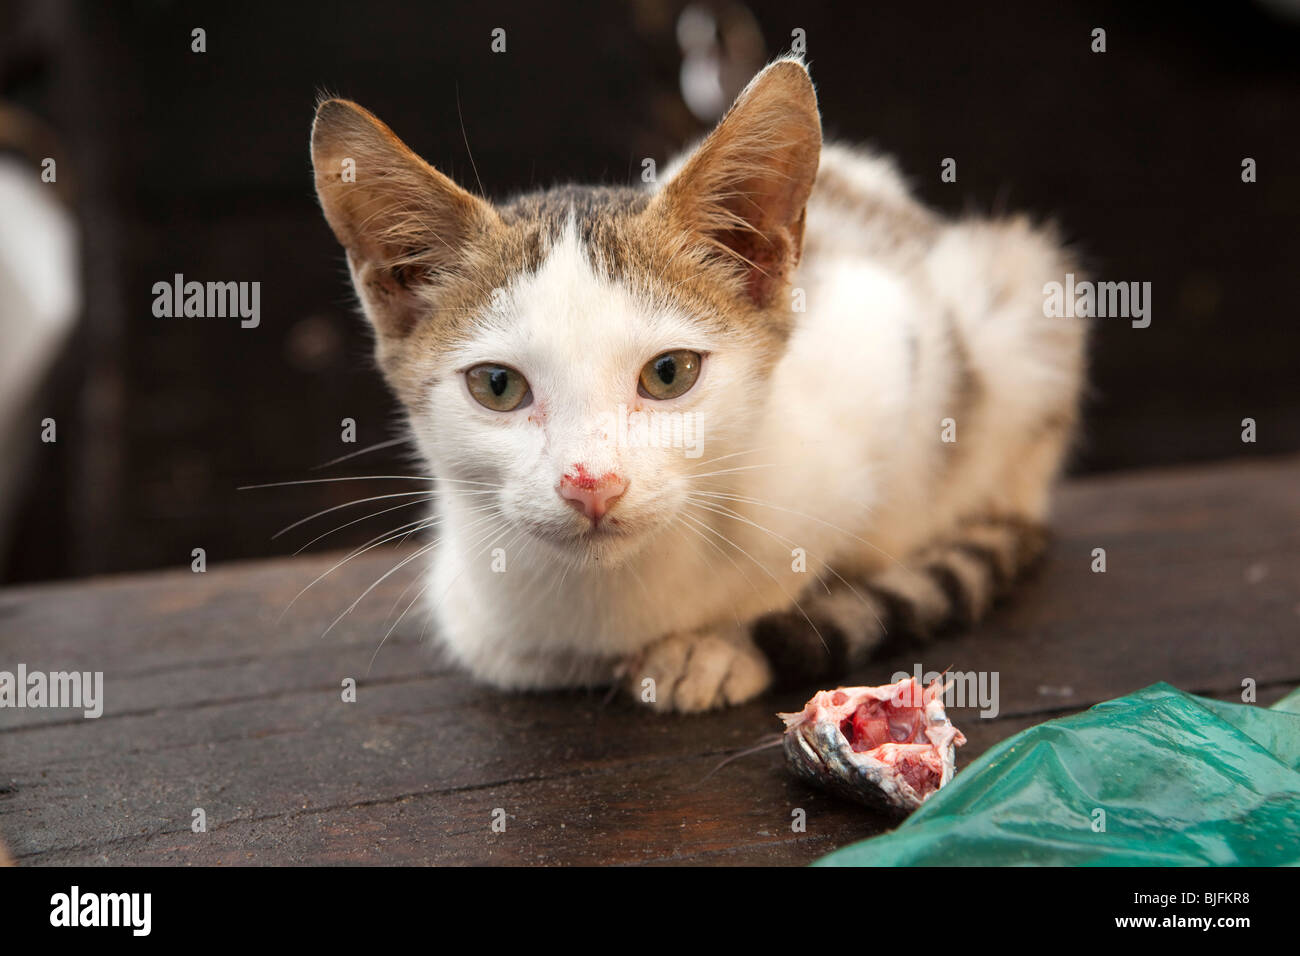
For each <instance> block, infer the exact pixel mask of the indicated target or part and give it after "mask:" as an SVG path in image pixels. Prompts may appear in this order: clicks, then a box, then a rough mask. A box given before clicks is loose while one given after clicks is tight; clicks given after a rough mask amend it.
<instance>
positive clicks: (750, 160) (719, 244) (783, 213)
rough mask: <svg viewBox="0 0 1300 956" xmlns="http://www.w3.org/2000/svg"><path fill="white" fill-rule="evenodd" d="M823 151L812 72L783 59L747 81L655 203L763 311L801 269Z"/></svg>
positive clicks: (797, 63)
mask: <svg viewBox="0 0 1300 956" xmlns="http://www.w3.org/2000/svg"><path fill="white" fill-rule="evenodd" d="M821 145H822V130H821V119H820V117H819V116H818V113H817V94H816V93H815V92H814V91H813V85H812V79H811V78H810V77H809V76H808V71H807V70H806V69H805V68H804V65H803V64H802V63H800V62H799V61H798V60H793V59H787V60H778V61H777V62H776V63H773V64H772V65H771V66H769V67H767V68H766V69H764V70H763V71H762V72H761V73H759V74H758V75H757V76H756V77H754V79H753V80H751V81H750V83H749V85H748V86H747V87H745V89H744V91H742V92H741V94H740V96H738V97H737V98H736V102H735V103H734V104H733V105H732V107H731V109H730V110H728V111H727V115H726V116H724V117H723V118H722V121H721V122H720V123H719V124H718V126H717V128H716V129H715V130H714V131H713V132H712V133H710V134H709V136H708V138H707V139H705V141H704V142H703V144H702V145H701V146H700V147H699V149H697V150H696V151H695V153H694V154H693V155H692V156H691V158H690V159H689V160H688V161H687V162H686V165H685V166H684V167H683V168H682V170H681V172H679V173H678V174H677V175H676V176H675V177H674V178H673V179H672V181H671V182H669V183H668V184H667V185H666V186H665V187H664V188H663V191H662V192H661V193H660V194H659V195H658V196H657V197H656V199H655V202H656V203H657V204H659V205H660V206H661V207H662V208H664V209H666V211H667V212H668V214H669V216H670V217H671V219H672V220H673V222H674V224H675V225H676V226H677V227H678V228H682V229H685V230H688V231H690V232H691V233H693V234H694V235H696V236H698V237H699V238H700V239H702V240H703V241H704V242H705V243H707V244H708V245H709V246H711V247H712V249H713V250H714V251H715V252H716V253H717V254H718V256H719V258H721V259H722V260H723V261H726V262H727V263H728V264H729V265H730V266H731V267H732V268H734V269H735V270H736V271H737V273H738V278H740V279H742V281H743V290H744V294H745V295H746V296H747V297H748V298H749V299H750V301H752V302H753V303H754V304H755V305H758V306H760V307H766V306H768V305H770V304H771V302H772V301H773V299H774V298H775V297H776V296H777V295H778V294H780V293H781V292H782V290H783V289H784V287H785V285H786V283H787V282H788V281H789V278H790V275H791V274H792V273H793V272H794V268H795V266H797V265H798V264H799V256H800V254H801V252H802V250H803V231H804V214H805V206H806V205H807V203H808V196H809V194H810V193H811V192H812V186H813V180H815V179H816V178H817V166H818V163H819V162H820V159H821Z"/></svg>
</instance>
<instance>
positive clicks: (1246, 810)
mask: <svg viewBox="0 0 1300 956" xmlns="http://www.w3.org/2000/svg"><path fill="white" fill-rule="evenodd" d="M1098 811H1100V813H1099V812H1098ZM1102 814H1104V816H1103V815H1102ZM1103 825H1104V826H1103ZM1025 864H1034V865H1049V866H1061V865H1095V866H1194V865H1206V864H1214V865H1249V866H1277V865H1296V864H1300V690H1297V691H1295V692H1292V693H1291V694H1290V695H1289V696H1288V697H1287V698H1285V699H1284V700H1282V701H1279V702H1278V703H1277V704H1275V705H1274V706H1273V707H1272V708H1263V707H1255V706H1251V705H1248V704H1225V703H1222V702H1221V701H1217V700H1208V699H1206V698H1204V697H1195V696H1193V695H1191V694H1185V693H1183V692H1182V691H1180V690H1178V689H1176V688H1174V687H1171V686H1169V685H1168V684H1164V683H1161V684H1153V685H1152V686H1150V687H1147V688H1146V689H1144V690H1140V691H1138V692H1137V693H1135V694H1130V695H1128V696H1127V697H1120V698H1118V699H1116V700H1110V701H1106V702H1105V703H1101V704H1098V705H1097V706H1095V707H1093V708H1092V709H1091V710H1088V711H1085V712H1084V713H1082V714H1076V715H1074V716H1073V717H1063V718H1060V719H1058V720H1049V721H1047V722H1046V723H1043V724H1039V725H1038V726H1036V727H1031V728H1029V729H1028V730H1025V731H1022V732H1021V733H1019V734H1016V735H1015V736H1014V737H1011V738H1009V739H1007V740H1005V741H1003V742H1002V743H1000V744H998V745H997V746H995V747H993V748H991V749H990V750H989V751H988V752H987V753H985V754H984V755H983V756H981V757H980V758H979V759H978V760H976V761H975V762H974V763H973V764H971V765H970V766H969V767H968V768H966V769H965V770H964V771H962V772H960V773H958V774H957V776H956V777H955V778H954V779H953V781H952V783H950V784H949V785H948V786H946V787H944V788H943V789H942V790H940V791H939V792H938V793H936V794H935V795H934V796H932V797H931V798H930V799H929V800H927V801H926V802H925V804H924V805H922V807H921V808H920V809H919V810H917V811H916V812H915V813H914V814H912V816H910V817H909V818H908V819H907V820H906V821H905V822H904V823H903V824H901V825H900V826H899V827H898V828H897V829H896V830H894V831H893V832H891V833H887V834H884V835H883V836H879V837H874V838H872V839H870V840H864V841H863V842H861V843H855V844H854V845H852V846H848V847H845V848H843V849H841V850H837V851H835V852H834V853H831V854H829V855H828V856H825V857H823V858H822V859H820V860H818V861H817V862H816V863H815V864H814V865H815V866H924V865H943V866H954V865H972V866H999V865H1025Z"/></svg>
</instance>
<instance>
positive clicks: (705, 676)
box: [622, 621, 772, 713]
mask: <svg viewBox="0 0 1300 956" xmlns="http://www.w3.org/2000/svg"><path fill="white" fill-rule="evenodd" d="M749 631H750V629H749V628H748V627H746V626H742V625H740V624H737V623H735V622H734V621H733V622H731V623H730V624H724V625H721V626H717V627H708V628H704V629H701V630H697V631H691V632H687V633H681V634H670V635H668V636H667V637H665V638H662V639H660V640H658V641H656V642H655V643H653V644H651V645H650V646H649V647H647V648H646V649H645V650H644V651H642V652H641V654H639V655H637V656H636V657H635V658H633V659H631V660H629V661H628V662H627V663H626V664H625V665H624V666H623V668H622V679H623V682H624V685H625V686H626V688H627V690H628V692H629V693H630V694H631V695H632V696H633V698H634V699H635V700H637V701H640V702H642V703H645V704H648V705H649V706H651V707H653V708H655V709H656V710H661V711H679V712H681V713H695V712H697V711H702V710H712V709H714V708H718V707H726V706H730V705H733V704H740V703H744V702H745V701H747V700H749V699H750V698H752V697H756V696H758V695H759V694H761V693H762V692H763V691H765V690H766V689H767V688H768V686H769V685H770V684H771V683H772V668H771V666H770V665H769V664H768V661H767V658H766V657H765V656H764V655H763V652H762V651H760V650H759V649H758V648H757V647H756V646H755V644H754V642H753V640H752V639H751V637H750V633H749Z"/></svg>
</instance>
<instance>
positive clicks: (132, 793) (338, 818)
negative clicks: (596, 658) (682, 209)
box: [0, 458, 1300, 865]
mask: <svg viewBox="0 0 1300 956" xmlns="http://www.w3.org/2000/svg"><path fill="white" fill-rule="evenodd" d="M1055 526H1056V530H1057V537H1056V539H1055V541H1054V543H1053V545H1052V548H1051V550H1050V553H1049V557H1048V560H1047V562H1046V563H1045V565H1044V566H1043V567H1042V568H1041V570H1040V571H1039V573H1038V574H1037V575H1036V576H1035V577H1034V578H1033V579H1032V580H1031V581H1029V582H1027V583H1026V584H1025V585H1024V586H1023V588H1022V589H1021V590H1020V592H1019V593H1018V594H1017V595H1016V596H1015V597H1014V598H1013V599H1012V600H1011V601H1010V602H1009V603H1007V604H1006V605H1005V606H1003V607H1002V608H1000V609H999V610H998V611H996V612H995V613H994V615H993V616H992V617H991V618H990V619H989V620H988V621H987V622H985V623H984V624H983V625H981V626H980V627H978V628H976V629H975V630H973V631H971V632H969V633H965V634H958V635H954V636H952V637H949V638H946V639H943V640H941V641H938V642H936V643H935V644H934V645H933V646H932V647H931V648H929V649H928V650H927V652H926V653H925V655H924V657H923V658H922V659H921V660H919V661H918V660H917V659H916V657H915V655H913V656H911V657H897V658H892V659H888V660H882V661H880V662H879V663H878V664H877V665H875V666H872V667H871V668H869V669H868V670H867V671H865V672H862V673H859V674H856V675H853V676H854V677H855V678H856V679H858V680H859V681H863V682H872V683H878V682H883V681H885V680H888V679H889V677H890V675H891V674H892V673H893V672H894V671H896V670H906V671H910V670H911V669H912V668H913V665H915V664H917V663H920V664H922V665H924V667H925V668H926V669H935V670H939V669H942V668H944V667H946V666H951V667H953V668H955V669H959V670H979V671H996V672H997V673H998V675H999V690H1000V701H999V703H1000V713H999V715H998V716H997V717H996V718H995V719H981V718H980V717H979V716H978V715H977V714H976V713H975V711H974V710H969V709H964V710H958V711H955V712H954V718H955V720H956V722H957V724H958V726H960V727H962V728H963V729H964V731H965V732H966V734H967V736H968V737H969V738H970V743H969V745H968V746H967V747H966V748H965V749H964V750H963V751H961V754H960V760H959V766H965V765H968V764H969V763H970V761H971V760H972V759H973V758H974V757H976V756H978V754H979V753H981V752H982V751H983V750H984V749H986V748H987V747H989V746H990V745H992V744H993V743H995V742H997V741H998V740H1001V739H1003V738H1005V737H1006V736H1008V735H1010V734H1012V733H1014V732H1016V731H1019V730H1021V729H1023V728H1025V727H1027V726H1030V725H1032V724H1034V723H1037V722H1039V721H1041V720H1044V719H1047V718H1050V717H1053V716H1058V715H1061V714H1065V713H1070V712H1074V711H1076V710H1079V709H1081V708H1084V707H1086V706H1089V705H1091V704H1093V703H1095V702H1097V701H1100V700H1105V699H1107V698H1111V697H1115V696H1118V695H1120V694H1124V693H1127V692H1129V691H1132V690H1136V689H1138V688H1140V687H1143V686H1145V685H1147V684H1150V683H1152V682H1154V681H1158V680H1166V681H1169V682H1170V683H1172V684H1174V685H1176V686H1178V687H1181V688H1183V689H1186V690H1190V691H1195V692H1200V693H1207V694H1211V695H1215V696H1220V697H1225V698H1231V697H1236V696H1238V695H1239V694H1240V688H1241V685H1242V681H1243V680H1245V679H1251V680H1253V681H1255V682H1256V683H1257V685H1258V687H1259V700H1260V702H1261V703H1268V702H1271V701H1272V700H1274V699H1277V698H1278V697H1280V696H1281V695H1282V694H1283V693H1284V692H1285V691H1286V690H1288V689H1289V688H1291V687H1293V686H1294V685H1296V684H1297V683H1300V459H1295V458H1290V459H1271V460H1264V461H1260V462H1255V463H1236V464H1228V465H1218V466H1203V467H1196V468H1186V469H1179V470H1162V471H1148V472H1141V473H1132V474H1127V475H1116V476H1104V477H1095V478H1090V479H1086V480H1080V481H1077V482H1074V483H1072V484H1070V485H1068V486H1066V487H1065V488H1064V489H1062V492H1061V494H1060V496H1059V498H1058V507H1057V518H1056V522H1055ZM1099 547H1100V548H1105V549H1106V554H1107V566H1108V567H1107V571H1106V573H1105V574H1095V573H1093V572H1092V571H1091V570H1090V563H1091V560H1092V556H1091V553H1092V550H1093V549H1094V548H1099ZM339 557H340V556H339V555H338V554H328V555H320V554H318V555H312V556H304V557H299V558H285V559H280V560H273V561H266V562H258V563H245V564H236V565H229V566H224V567H223V566H216V565H214V566H211V567H210V568H209V570H208V571H207V572H206V573H204V574H194V573H192V572H190V571H189V570H182V571H176V572H167V573H159V574H151V575H142V576H130V577H120V578H108V579H99V580H90V581H85V582H81V583H75V584H57V585H45V586H28V587H22V588H16V589H11V590H8V591H2V592H0V670H13V669H14V668H16V666H17V664H18V663H19V662H22V663H25V664H26V665H27V666H28V668H29V669H33V670H68V669H78V670H91V671H103V672H104V673H105V697H106V705H105V712H104V716H103V717H101V718H99V719H97V720H87V719H83V718H82V717H81V716H80V715H79V713H77V712H72V711H65V710H0V836H3V839H4V841H5V842H7V844H8V846H9V849H10V851H11V853H12V855H13V856H14V858H15V859H16V861H17V862H18V863H19V864H20V865H24V864H25V865H32V864H58V863H110V864H141V863H164V864H218V865H233V864H307V863H361V864H381V863H448V864H468V863H474V864H495V863H500V864H506V863H511V864H606V863H617V864H672V863H695V864H729V863H745V864H795V863H804V862H808V861H810V860H813V859H815V858H817V857H818V856H820V855H821V854H823V853H825V852H828V851H830V850H832V849H835V848H837V847H840V846H843V845H845V844H847V843H849V842H852V841H854V840H857V839H861V838H863V837H867V836H870V835H872V834H876V833H879V832H882V831H883V830H884V829H885V827H886V823H885V822H884V821H883V820H881V819H879V818H877V817H875V816H873V815H871V814H870V813H868V812H865V811H863V810H861V809H859V808H857V807H855V806H849V805H845V804H842V803H839V802H837V801H835V800H834V799H833V798H830V797H827V796H824V795H821V794H819V793H816V792H814V791H811V790H809V789H807V788H806V787H805V786H803V785H802V784H801V783H799V782H798V781H796V780H795V779H794V778H793V777H791V776H790V775H789V774H788V773H787V772H786V770H785V768H784V766H783V764H782V760H781V757H780V755H779V753H778V752H777V751H775V750H768V751H764V752H760V753H757V754H753V755H750V756H747V757H743V758H741V759H739V760H737V761H735V762H733V763H731V764H729V765H728V766H726V767H724V768H723V769H721V770H719V771H718V772H717V773H716V774H714V775H713V776H712V777H710V778H708V779H707V780H706V779H704V778H705V776H706V774H707V773H708V772H709V771H710V770H711V769H712V768H713V767H714V766H715V765H716V764H717V763H718V762H719V761H720V760H721V759H722V758H723V757H724V756H726V755H727V754H728V753H730V752H732V751H734V750H736V749H739V748H742V747H745V746H747V745H750V744H753V743H755V742H756V741H758V740H760V739H761V738H763V737H764V735H769V734H771V733H773V732H774V731H776V730H777V729H778V728H779V723H778V721H777V720H776V719H775V717H774V716H773V715H774V713H775V712H776V711H778V710H790V709H794V708H797V707H798V706H799V705H800V704H801V703H802V701H803V699H804V698H805V697H806V696H808V694H807V693H805V692H804V691H803V690H800V691H798V692H793V693H781V694H773V695H769V696H767V697H764V698H763V699H761V700H759V701H756V702H754V703H752V704H750V705H747V706H745V707H741V708H738V709H735V710H731V711H727V712H723V713H717V714H710V715H705V716H698V717H677V716H660V715H656V714H652V713H648V712H644V711H641V710H638V709H637V708H635V707H634V706H633V705H631V704H630V703H628V702H627V701H624V700H622V699H616V700H614V701H613V702H610V703H608V704H606V703H604V701H603V695H602V694H600V693H598V692H592V693H567V694H545V695H504V694H500V693H497V692H495V691H492V690H490V689H486V688H482V687H478V686H475V685H473V684H471V683H470V682H469V681H468V680H467V679H466V678H465V677H463V676H462V675H460V674H458V673H456V672H455V671H454V670H453V669H451V668H449V667H447V666H446V665H444V664H441V663H439V661H438V660H437V658H436V656H435V655H433V654H431V653H430V652H429V651H428V650H427V649H426V648H425V646H424V645H423V644H422V643H421V639H420V638H421V635H420V624H421V622H419V621H410V620H409V619H408V621H404V622H403V625H402V626H401V627H399V628H398V630H397V631H396V632H395V633H394V634H393V635H392V637H390V638H389V639H388V640H387V642H386V643H385V644H384V645H383V647H382V648H381V649H380V650H379V652H378V654H377V655H375V650H376V646H377V645H378V643H379V641H380V638H381V637H382V636H383V633H384V631H385V630H386V626H385V624H384V623H383V622H384V621H385V617H386V615H388V614H389V612H390V609H391V608H393V607H394V606H395V604H396V602H397V601H398V599H399V595H400V594H401V592H402V590H403V589H404V588H405V587H406V585H407V584H408V583H409V582H410V578H409V576H406V575H404V574H401V573H399V574H395V575H393V576H392V577H391V578H389V579H388V580H387V581H386V582H384V584H383V585H381V586H380V587H379V588H376V590H375V591H374V592H373V593H372V594H371V595H370V596H369V597H368V598H367V599H366V600H365V601H363V602H362V603H361V604H360V605H359V606H358V607H357V608H356V610H355V611H354V612H352V613H351V614H350V615H349V616H348V617H347V618H345V619H344V621H343V622H342V623H341V624H340V625H339V626H338V627H336V628H335V629H334V630H333V631H331V632H330V633H329V634H328V635H327V636H325V637H324V638H322V637H321V634H322V631H324V630H325V628H326V627H327V626H328V624H329V622H330V621H331V620H333V619H334V617H335V616H336V615H338V614H339V612H340V611H342V610H343V609H344V608H345V607H346V606H347V605H348V604H349V603H350V602H351V600H352V598H354V597H355V596H356V595H357V594H359V593H360V592H361V591H362V590H363V589H364V588H365V586H366V585H368V584H369V583H370V582H371V581H373V580H374V579H375V578H376V577H378V576H379V575H380V574H382V573H383V572H384V571H386V570H387V569H388V568H389V567H390V566H391V565H392V564H393V563H394V562H395V560H396V553H395V552H393V551H384V552H383V553H382V554H380V553H372V554H371V555H367V556H365V557H362V558H358V559H357V560H355V561H353V562H352V563H350V564H348V565H346V566H345V567H344V568H342V569H340V570H339V571H338V572H336V573H335V574H333V575H331V576H330V577H328V578H327V579H326V580H325V581H323V582H322V583H321V584H320V585H317V586H316V587H314V588H312V590H311V591H309V592H308V593H307V595H306V596H304V597H303V598H302V599H300V600H299V601H298V602H297V603H296V604H295V605H294V606H293V607H292V608H291V609H290V610H288V612H287V613H285V614H284V616H283V618H282V619H279V620H277V619H278V618H279V616H280V614H281V612H282V611H284V609H285V607H286V605H288V604H289V602H290V600H291V599H292V598H293V597H294V595H295V594H296V593H297V592H298V591H299V590H300V589H301V588H303V587H304V586H305V585H306V584H307V583H308V582H310V581H311V580H312V579H313V578H314V577H316V576H317V575H318V574H320V573H321V572H322V571H324V570H326V569H327V568H329V567H330V566H331V565H332V564H333V563H335V562H337V560H338V559H339ZM412 593H413V592H412ZM404 604H405V601H403V602H402V604H397V605H396V606H397V607H398V608H399V609H400V607H401V606H404ZM408 623H409V624H410V626H409V627H408V626H406V625H407V624H408ZM372 655H374V663H373V666H369V662H370V660H371V657H372ZM349 676H351V677H355V678H357V680H358V685H359V690H358V699H357V702H356V703H352V704H348V703H343V702H342V700H341V691H340V682H341V681H342V679H343V678H344V677H349ZM814 689H815V688H807V691H809V692H811V691H812V690H814ZM196 807H202V808H203V809H204V810H205V811H206V814H207V821H208V832H206V833H194V832H192V831H191V828H190V821H191V812H192V810H193V809H194V808H196ZM496 808H501V809H503V810H504V811H505V813H506V814H508V816H507V818H506V819H507V828H506V831H505V832H504V833H494V832H493V831H492V829H491V820H492V814H493V811H494V810H495V809H496ZM796 808H803V809H804V810H806V811H807V832H805V833H795V832H792V828H791V814H792V811H793V810H794V809H796Z"/></svg>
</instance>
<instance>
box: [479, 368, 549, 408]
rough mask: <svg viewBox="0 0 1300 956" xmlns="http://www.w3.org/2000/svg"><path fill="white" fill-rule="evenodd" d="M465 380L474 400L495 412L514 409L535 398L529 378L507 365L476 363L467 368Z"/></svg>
mask: <svg viewBox="0 0 1300 956" xmlns="http://www.w3.org/2000/svg"><path fill="white" fill-rule="evenodd" d="M465 381H466V383H467V384H468V385H469V393H470V394H471V395H473V396H474V400H475V401H476V402H478V403H479V404H480V405H482V406H483V407H484V408H490V409H492V411H494V412H510V411H514V410H515V409H516V408H519V407H520V406H522V405H527V404H528V403H529V402H531V401H532V400H533V393H532V390H531V389H529V387H528V380H527V379H526V378H524V377H523V376H522V375H520V374H519V373H518V372H516V371H515V370H514V369H512V368H510V367H509V366H507V365H493V364H491V363H490V362H488V363H484V364H482V365H475V366H474V367H473V368H471V369H468V370H466V372H465Z"/></svg>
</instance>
